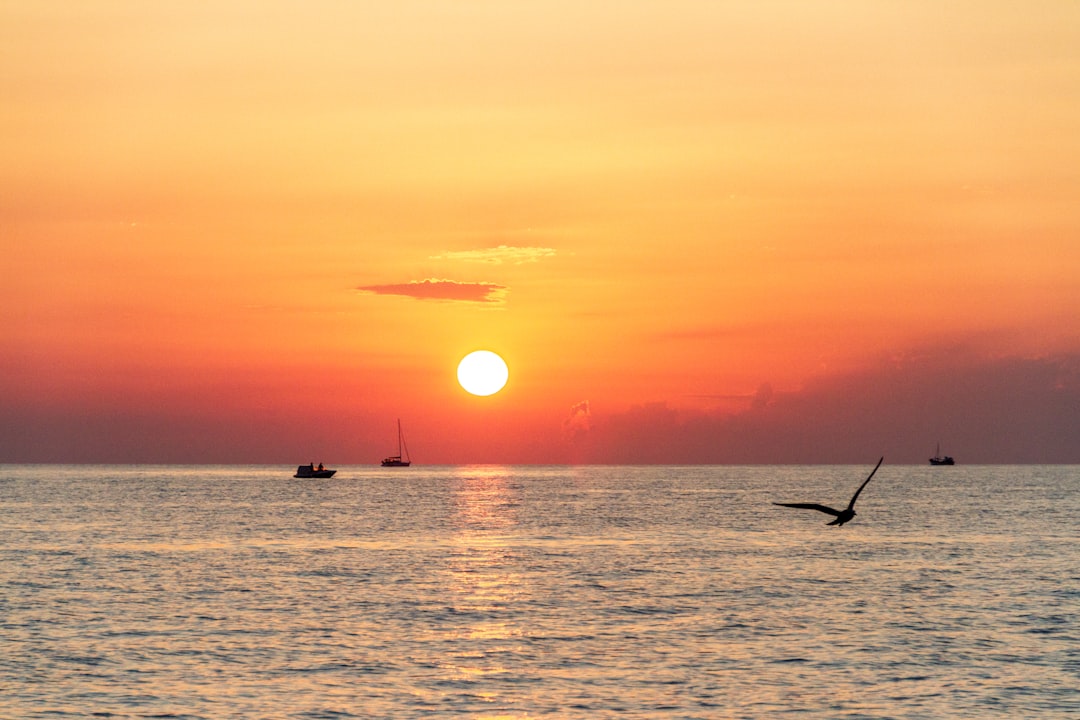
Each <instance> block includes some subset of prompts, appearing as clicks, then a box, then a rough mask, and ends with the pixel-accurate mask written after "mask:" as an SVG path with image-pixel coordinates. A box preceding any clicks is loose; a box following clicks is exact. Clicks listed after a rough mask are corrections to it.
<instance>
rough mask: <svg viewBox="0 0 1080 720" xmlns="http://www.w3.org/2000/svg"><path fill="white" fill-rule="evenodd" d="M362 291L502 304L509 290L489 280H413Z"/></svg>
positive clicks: (368, 286) (374, 286)
mask: <svg viewBox="0 0 1080 720" xmlns="http://www.w3.org/2000/svg"><path fill="white" fill-rule="evenodd" d="M356 289H357V290H359V291H360V292H365V293H371V294H374V295H401V296H403V297H411V298H414V299H416V300H441V301H452V302H473V303H491V304H500V303H503V302H505V300H506V293H507V291H508V290H509V288H507V287H506V286H504V285H496V284H495V283H488V282H458V281H457V280H440V279H438V278H428V279H427V280H413V281H411V282H407V283H396V284H389V285H361V286H359V287H358V288H356Z"/></svg>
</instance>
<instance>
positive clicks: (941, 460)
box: [930, 443, 956, 465]
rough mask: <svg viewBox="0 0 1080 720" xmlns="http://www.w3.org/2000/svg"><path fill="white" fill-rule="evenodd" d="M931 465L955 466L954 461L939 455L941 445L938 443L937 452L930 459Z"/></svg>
mask: <svg viewBox="0 0 1080 720" xmlns="http://www.w3.org/2000/svg"><path fill="white" fill-rule="evenodd" d="M930 464H931V465H955V464H956V461H955V460H953V459H952V458H951V457H949V456H948V455H942V454H941V443H938V446H937V452H935V453H934V457H932V458H930Z"/></svg>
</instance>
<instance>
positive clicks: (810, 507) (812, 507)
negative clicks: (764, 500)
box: [773, 502, 840, 517]
mask: <svg viewBox="0 0 1080 720" xmlns="http://www.w3.org/2000/svg"><path fill="white" fill-rule="evenodd" d="M773 505H781V506H783V507H793V508H800V509H802V510H817V511H818V512H823V513H828V514H829V515H835V516H836V517H840V511H839V510H833V509H832V508H831V507H825V506H824V505H818V504H817V503H778V502H774V503H773Z"/></svg>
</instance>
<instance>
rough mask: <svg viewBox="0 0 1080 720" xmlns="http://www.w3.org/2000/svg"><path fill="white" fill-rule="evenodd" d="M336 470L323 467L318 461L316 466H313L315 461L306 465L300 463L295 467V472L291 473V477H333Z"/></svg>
mask: <svg viewBox="0 0 1080 720" xmlns="http://www.w3.org/2000/svg"><path fill="white" fill-rule="evenodd" d="M336 472H337V470H329V469H327V468H324V467H323V464H322V463H319V466H318V467H315V463H310V464H308V465H301V466H299V467H298V468H296V474H295V475H293V477H295V478H304V479H310V478H332V477H334V473H336Z"/></svg>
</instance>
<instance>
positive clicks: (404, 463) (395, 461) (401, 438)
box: [382, 419, 411, 467]
mask: <svg viewBox="0 0 1080 720" xmlns="http://www.w3.org/2000/svg"><path fill="white" fill-rule="evenodd" d="M402 448H405V455H404V459H402V454H401V449H402ZM410 464H411V461H410V460H409V446H408V445H406V444H405V434H404V433H403V432H401V420H400V419H399V420H398V421H397V455H391V456H390V457H385V458H383V461H382V466H383V467H409V465H410Z"/></svg>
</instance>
